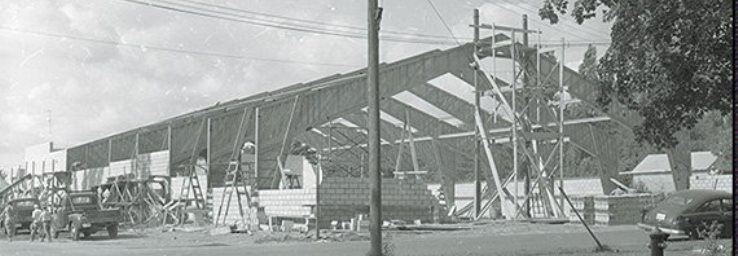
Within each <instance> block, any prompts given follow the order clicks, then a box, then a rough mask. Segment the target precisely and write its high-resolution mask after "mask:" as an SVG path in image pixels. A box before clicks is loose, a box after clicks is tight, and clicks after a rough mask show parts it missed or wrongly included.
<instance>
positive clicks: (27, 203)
mask: <svg viewBox="0 0 738 256" xmlns="http://www.w3.org/2000/svg"><path fill="white" fill-rule="evenodd" d="M35 204H36V201H33V200H28V201H16V202H15V206H16V207H17V206H21V207H33V205H35Z"/></svg>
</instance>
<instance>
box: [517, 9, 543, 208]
mask: <svg viewBox="0 0 738 256" xmlns="http://www.w3.org/2000/svg"><path fill="white" fill-rule="evenodd" d="M523 30H525V31H527V30H528V15H527V14H523ZM538 35H539V37H540V33H539V34H538ZM523 45H524V46H526V47H528V33H527V32H526V33H523ZM537 47H538V46H537ZM536 54H538V52H536ZM529 56H530V55H528V54H526V55H524V60H525V61H523V62H522V63H521V65H523V70H525V71H528V65H527V63H528V57H529ZM536 73H538V72H536ZM523 85H524V86H526V87H527V86H531V82H530V78H529V77H528V72H523ZM536 86H538V85H537V84H536ZM538 101H539V100H538V99H536V102H538ZM536 121H541V120H540V106H539V105H538V104H536ZM526 145H527V144H526ZM529 193H530V168H529V167H527V166H525V165H524V166H523V197H528V195H529ZM523 208H524V209H523V210H524V212H525V216H526V217H528V218H530V200H527V201H526V202H525V204H524V205H523Z"/></svg>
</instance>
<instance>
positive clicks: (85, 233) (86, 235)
mask: <svg viewBox="0 0 738 256" xmlns="http://www.w3.org/2000/svg"><path fill="white" fill-rule="evenodd" d="M82 234H83V235H84V236H85V238H89V237H90V236H91V235H92V234H90V232H89V231H85V232H82Z"/></svg>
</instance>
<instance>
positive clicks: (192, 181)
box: [179, 166, 205, 209]
mask: <svg viewBox="0 0 738 256" xmlns="http://www.w3.org/2000/svg"><path fill="white" fill-rule="evenodd" d="M185 173H186V175H187V177H186V178H184V179H182V187H180V191H179V201H180V202H187V201H189V198H190V191H192V196H193V197H194V199H195V207H197V209H205V197H204V196H203V194H202V187H201V186H200V178H199V177H198V176H197V171H195V166H187V167H185ZM185 206H186V203H185Z"/></svg>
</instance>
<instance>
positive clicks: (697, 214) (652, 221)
mask: <svg viewBox="0 0 738 256" xmlns="http://www.w3.org/2000/svg"><path fill="white" fill-rule="evenodd" d="M713 222H717V223H718V224H720V225H722V230H721V232H720V235H721V236H727V237H732V235H733V224H732V222H733V198H732V195H731V194H730V193H727V192H722V191H716V190H685V191H680V192H676V193H673V194H671V195H669V196H668V197H666V199H664V200H663V201H661V202H660V203H658V204H657V205H656V207H655V208H653V209H651V210H650V211H648V212H647V213H645V214H644V215H643V216H642V220H641V222H640V223H638V227H640V228H642V229H644V230H646V231H649V232H651V231H653V230H654V228H658V229H660V230H661V231H663V232H665V233H669V234H672V235H680V236H681V235H686V236H689V237H690V238H692V239H697V238H699V231H700V230H703V229H705V228H706V225H711V224H712V223H713Z"/></svg>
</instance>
